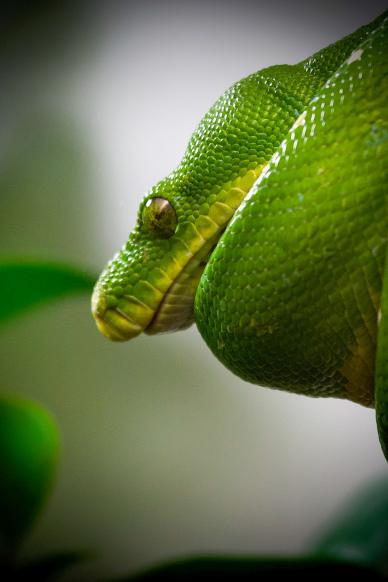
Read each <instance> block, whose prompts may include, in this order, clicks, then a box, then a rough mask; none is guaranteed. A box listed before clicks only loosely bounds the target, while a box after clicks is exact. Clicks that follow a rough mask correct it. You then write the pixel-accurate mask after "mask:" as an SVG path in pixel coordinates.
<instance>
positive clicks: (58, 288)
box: [0, 260, 96, 325]
mask: <svg viewBox="0 0 388 582" xmlns="http://www.w3.org/2000/svg"><path fill="white" fill-rule="evenodd" d="M95 280H96V278H95V277H92V276H90V275H89V274H87V273H85V272H84V271H81V270H77V269H75V268H73V267H70V266H67V265H62V264H59V263H46V262H39V261H32V260H30V261H27V260H8V261H4V260H3V261H1V260H0V325H1V324H3V323H4V322H6V321H7V320H9V319H10V318H12V317H15V316H17V315H19V314H20V313H23V312H25V311H27V310H29V309H31V308H32V307H35V306H36V305H40V304H42V303H44V302H47V301H49V300H53V299H57V298H60V297H64V296H66V295H71V294H74V293H81V292H86V293H89V292H91V290H92V288H93V284H94V282H95Z"/></svg>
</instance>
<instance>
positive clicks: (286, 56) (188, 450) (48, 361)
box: [0, 0, 386, 580]
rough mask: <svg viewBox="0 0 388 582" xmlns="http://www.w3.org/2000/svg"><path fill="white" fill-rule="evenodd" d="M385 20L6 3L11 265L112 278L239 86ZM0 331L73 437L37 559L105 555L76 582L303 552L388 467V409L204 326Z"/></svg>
mask: <svg viewBox="0 0 388 582" xmlns="http://www.w3.org/2000/svg"><path fill="white" fill-rule="evenodd" d="M30 4H31V5H30ZM385 8H386V2H384V1H378V0H369V1H368V2H363V3H355V2H354V0H353V1H342V2H336V3H334V2H332V3H327V2H325V3H322V2H313V1H310V2H281V1H279V0H274V1H272V2H261V1H257V2H254V1H248V0H238V1H237V0H236V1H235V2H232V1H230V2H221V1H219V2H216V1H213V2H204V1H200V0H197V1H191V2H187V1H184V0H181V1H173V0H159V1H154V2H152V1H141V0H138V1H127V2H115V1H113V2H109V1H108V0H107V1H106V2H77V3H75V2H74V3H63V2H62V3H60V2H50V3H49V2H47V3H45V2H42V1H40V2H35V3H27V2H26V3H20V2H13V3H9V6H8V8H4V13H3V18H2V22H1V24H0V33H1V34H0V37H1V39H2V40H1V47H0V67H1V69H0V70H1V79H2V82H1V87H2V88H1V92H0V122H1V127H2V131H1V133H0V250H1V254H2V255H3V256H4V255H6V256H11V257H14V256H17V257H38V258H43V259H60V260H63V261H66V262H70V263H72V264H74V265H77V266H80V267H83V268H86V269H88V270H89V271H90V272H92V273H93V272H95V273H96V275H97V274H98V272H99V271H100V270H101V268H102V267H103V266H104V264H105V263H106V261H107V260H108V259H109V258H110V257H111V255H112V254H113V253H114V252H115V251H116V250H118V248H119V247H120V246H121V245H122V244H123V243H124V242H125V239H126V237H127V234H128V232H129V231H130V229H131V228H132V227H133V225H134V223H135V217H136V211H137V206H138V204H139V201H140V200H141V198H142V196H143V194H144V193H145V192H146V191H147V190H148V189H149V188H150V187H151V186H152V185H153V184H154V183H155V182H156V181H158V180H159V179H161V178H162V177H164V176H165V175H166V174H168V173H169V172H170V171H171V170H172V169H173V168H174V167H175V166H176V165H177V163H178V162H179V160H180V158H181V156H182V153H183V151H184V148H185V145H186V143H187V141H188V138H189V136H190V134H191V132H192V131H193V129H194V128H195V126H196V125H197V123H198V122H199V120H200V119H201V117H202V115H203V114H204V113H205V112H206V111H207V109H208V108H209V107H210V105H211V104H212V103H213V102H214V101H215V100H216V99H217V98H218V96H219V95H220V94H221V93H223V91H224V90H225V89H226V88H227V87H228V86H229V85H231V84H232V83H233V82H234V81H236V80H238V79H240V78H242V77H244V76H246V75H248V74H250V73H251V72H254V71H256V70H258V69H260V68H262V67H265V66H268V65H271V64H276V63H284V62H286V63H294V62H297V61H299V60H301V59H303V58H305V57H307V56H309V55H310V54H312V53H313V52H314V51H317V50H319V49H320V48H322V47H324V46H325V45H327V44H329V43H330V42H333V41H335V40H337V39H339V38H341V37H342V36H344V35H346V34H348V33H350V32H352V31H353V30H355V29H356V28H357V27H359V26H360V25H362V24H365V23H367V22H369V21H370V20H372V19H373V18H375V17H376V16H377V15H378V14H380V13H381V12H382V11H383V10H384V9H385ZM26 293H28V289H26ZM0 338H1V351H0V370H1V377H0V385H1V389H2V390H3V391H6V392H8V393H16V394H20V395H24V396H27V397H29V398H34V399H37V400H38V401H39V402H41V403H43V404H44V405H45V406H46V407H48V408H49V409H50V410H51V411H52V412H53V413H54V415H55V417H56V418H57V420H58V422H59V424H60V427H61V431H62V438H63V447H62V458H61V463H60V470H59V474H58V479H57V487H56V490H55V492H54V494H53V496H52V498H51V500H50V502H49V504H48V505H47V507H46V509H45V511H44V513H43V515H42V518H41V520H40V521H39V523H38V524H37V527H36V528H35V530H34V531H33V533H32V535H31V536H30V538H29V539H28V541H27V543H26V544H25V546H24V555H25V556H35V555H38V554H40V553H43V552H48V551H51V550H58V549H73V548H85V549H91V550H94V551H95V552H96V553H95V556H94V557H93V559H92V560H91V561H90V562H89V563H86V564H85V565H84V566H82V567H80V568H79V569H78V571H77V574H69V575H68V576H67V577H65V578H64V579H66V580H71V579H73V577H74V576H76V578H74V579H82V580H95V579H97V578H101V577H103V576H112V575H120V574H125V573H131V572H135V571H137V570H139V569H140V568H143V567H144V566H148V565H151V564H155V563H156V562H158V561H160V560H166V559H170V558H174V557H179V556H188V555H193V554H195V555H198V554H209V553H233V554H235V553H240V554H241V553H244V554H266V555H268V554H279V553H282V554H293V553H302V552H304V551H307V549H308V547H309V545H311V543H312V542H313V540H314V539H315V537H316V536H317V533H318V532H319V531H320V529H321V528H322V527H323V526H324V524H325V523H327V521H328V520H329V519H330V517H331V516H333V515H335V513H336V511H337V509H338V508H339V507H340V506H341V505H342V503H343V502H344V501H345V500H346V499H347V498H348V497H349V495H350V494H351V493H352V492H353V491H355V490H356V489H357V488H358V487H359V486H361V485H363V484H364V483H366V482H367V481H368V480H370V479H372V478H374V477H376V476H378V475H380V474H382V473H384V472H386V463H385V461H384V459H383V456H382V453H381V451H380V447H379V443H378V439H377V434H376V428H375V420H374V411H372V410H368V409H364V408H362V407H360V406H357V405H355V404H352V403H349V402H342V401H337V400H333V399H328V400H319V401H318V400H313V399H309V398H306V397H302V396H295V395H290V394H285V393H281V392H278V391H274V390H268V389H264V388H259V387H257V386H252V385H249V384H246V383H244V382H242V381H241V380H240V379H238V378H236V377H234V376H233V375H232V374H231V373H230V372H228V371H227V370H225V369H224V368H223V367H222V366H221V364H220V363H218V361H217V360H216V359H214V357H213V356H212V355H211V354H210V352H209V351H208V349H207V347H206V345H205V344H204V343H203V342H202V340H201V338H200V336H199V334H198V332H197V331H196V329H195V327H193V328H192V329H190V330H188V331H185V332H180V333H178V334H173V335H163V336H159V337H147V336H144V337H139V338H137V339H136V340H135V341H133V342H132V343H128V344H124V345H117V344H111V343H109V342H108V341H107V340H105V339H104V338H103V337H102V336H100V335H99V334H98V332H97V330H96V328H95V325H94V322H93V320H92V318H91V316H90V308H89V298H88V297H86V296H84V297H79V298H73V299H67V300H66V301H62V302H55V303H52V304H51V305H50V306H49V307H48V308H45V309H43V310H36V311H34V312H32V313H31V314H29V315H28V316H25V317H22V318H19V320H18V321H17V322H16V323H12V325H11V324H10V325H8V327H7V328H6V329H5V330H4V331H2V334H1V336H0Z"/></svg>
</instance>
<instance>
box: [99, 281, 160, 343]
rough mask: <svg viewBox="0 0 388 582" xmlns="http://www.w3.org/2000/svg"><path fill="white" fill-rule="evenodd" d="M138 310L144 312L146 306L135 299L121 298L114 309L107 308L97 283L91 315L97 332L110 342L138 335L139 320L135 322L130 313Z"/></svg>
mask: <svg viewBox="0 0 388 582" xmlns="http://www.w3.org/2000/svg"><path fill="white" fill-rule="evenodd" d="M133 307H135V309H136V308H137V309H138V310H139V308H140V309H141V310H144V308H146V307H147V306H146V305H145V304H143V303H141V302H139V301H138V300H136V299H135V298H133V301H131V300H130V298H123V299H122V300H121V301H119V302H118V305H117V306H115V307H109V306H108V301H107V299H106V297H105V296H104V294H103V293H102V292H101V289H100V285H99V284H98V283H97V285H96V287H95V288H94V291H93V295H92V313H93V316H94V319H95V321H96V325H97V328H98V330H99V331H100V332H101V333H102V335H104V336H105V337H107V338H108V339H110V340H112V341H119V342H120V341H121V342H123V341H127V340H129V339H132V338H134V337H136V336H137V335H139V333H141V332H142V331H143V326H142V325H141V322H140V321H141V318H140V320H139V319H138V320H136V317H135V316H134V315H132V316H131V315H130V311H131V310H132V311H133ZM147 311H148V308H147Z"/></svg>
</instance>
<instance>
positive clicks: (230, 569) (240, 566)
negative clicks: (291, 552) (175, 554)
mask: <svg viewBox="0 0 388 582" xmlns="http://www.w3.org/2000/svg"><path fill="white" fill-rule="evenodd" d="M330 576H333V577H334V576H338V577H339V579H350V580H352V582H355V581H357V582H358V581H361V580H362V581H366V580H368V581H371V582H373V581H378V580H385V578H383V577H382V575H381V574H379V573H378V572H375V571H373V570H372V569H369V568H366V567H362V566H355V565H352V564H347V563H341V562H336V561H328V560H317V559H314V558H281V557H279V558H228V557H212V558H210V557H209V558H197V559H188V560H183V561H182V560H181V561H179V562H175V563H171V564H166V565H162V566H160V567H158V568H153V569H151V570H148V571H146V572H143V573H141V574H138V575H135V576H130V577H128V578H121V579H120V580H121V582H125V581H127V582H148V581H158V580H166V581H167V580H168V581H170V582H178V581H179V582H193V581H196V582H198V581H199V580H206V579H209V580H222V581H223V582H232V581H233V582H240V581H241V582H245V581H247V582H248V581H251V580H252V581H254V580H255V581H257V580H263V581H267V580H277V579H283V580H287V579H291V580H292V579H297V580H298V582H311V581H312V580H323V579H326V577H330ZM294 577H295V578H294ZM347 577H349V578H347ZM117 582H119V581H118V580H117Z"/></svg>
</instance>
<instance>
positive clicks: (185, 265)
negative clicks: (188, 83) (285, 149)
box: [92, 75, 277, 341]
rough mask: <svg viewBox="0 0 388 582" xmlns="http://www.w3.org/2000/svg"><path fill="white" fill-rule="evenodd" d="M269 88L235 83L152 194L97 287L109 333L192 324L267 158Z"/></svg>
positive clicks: (252, 80) (99, 314) (97, 311)
mask: <svg viewBox="0 0 388 582" xmlns="http://www.w3.org/2000/svg"><path fill="white" fill-rule="evenodd" d="M267 93H268V88H267V84H266V83H265V82H263V80H262V78H261V76H260V77H259V78H257V77H256V76H255V75H252V76H250V77H248V78H247V79H246V80H245V81H243V82H240V83H237V84H235V85H233V86H232V87H231V88H230V89H229V90H228V91H226V92H225V93H224V95H222V96H221V97H220V99H219V100H218V101H217V102H216V103H215V104H214V106H213V107H212V108H211V109H210V110H209V111H208V113H207V114H206V115H205V117H204V118H203V120H202V121H201V123H200V124H199V126H198V128H197V130H196V131H195V132H194V133H193V135H192V137H191V139H190V141H189V144H188V147H187V150H186V152H185V155H184V157H183V159H182V162H181V163H180V165H179V166H178V168H177V169H176V170H175V171H174V172H173V173H172V174H170V175H169V176H168V177H167V178H165V179H164V180H161V181H160V182H159V183H158V184H157V185H156V186H154V187H153V188H152V189H151V190H150V192H149V193H148V194H147V195H146V196H145V198H144V200H143V202H142V203H141V205H140V208H139V213H138V219H137V224H136V226H135V228H134V230H133V231H132V232H131V234H130V235H129V238H128V241H127V243H126V244H125V246H124V247H123V248H122V249H121V251H120V252H119V253H118V254H117V255H116V256H115V257H114V258H113V259H112V261H111V262H110V263H109V264H108V265H107V267H106V268H105V270H104V271H103V273H102V275H101V277H100V279H99V281H98V282H97V285H96V287H95V290H94V293H93V298H92V311H93V315H94V317H95V319H96V322H97V326H98V328H99V330H100V331H101V332H102V333H103V334H104V335H105V336H107V337H108V338H110V339H112V340H117V341H124V340H127V339H131V338H133V337H135V336H137V335H138V334H139V333H141V332H142V331H144V332H145V333H148V334H156V333H160V332H166V331H175V330H179V329H184V328H186V327H188V326H189V325H190V324H191V323H193V321H194V307H193V306H194V296H195V292H196V289H197V285H198V282H199V279H200V277H201V275H202V272H203V269H204V267H205V264H206V262H207V260H208V258H209V255H210V254H211V252H212V249H213V248H214V247H215V245H216V244H217V243H218V241H219V238H220V236H221V235H222V233H223V231H224V230H225V228H226V227H227V225H228V223H229V221H230V219H231V218H232V216H233V215H234V213H235V211H236V209H237V208H238V207H239V206H240V204H241V202H242V200H243V199H244V198H245V196H246V194H247V192H248V191H249V190H250V188H251V187H252V185H253V183H254V182H255V181H256V179H257V178H258V176H259V175H260V173H261V170H262V168H263V166H264V164H265V163H266V161H267V157H268V155H267V150H266V149H265V148H264V146H263V140H262V137H261V133H260V132H259V133H258V132H257V127H256V126H257V124H258V123H259V120H260V113H259V112H260V107H257V99H258V98H259V100H260V99H261V100H263V99H264V100H265V99H267ZM248 117H249V119H250V124H247V123H246V120H247V119H248ZM276 131H277V130H275V129H273V128H272V125H271V132H272V133H273V132H275V133H276ZM249 132H250V133H249ZM271 135H272V134H271ZM275 138H276V136H275ZM275 138H274V139H275ZM248 146H249V147H248Z"/></svg>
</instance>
